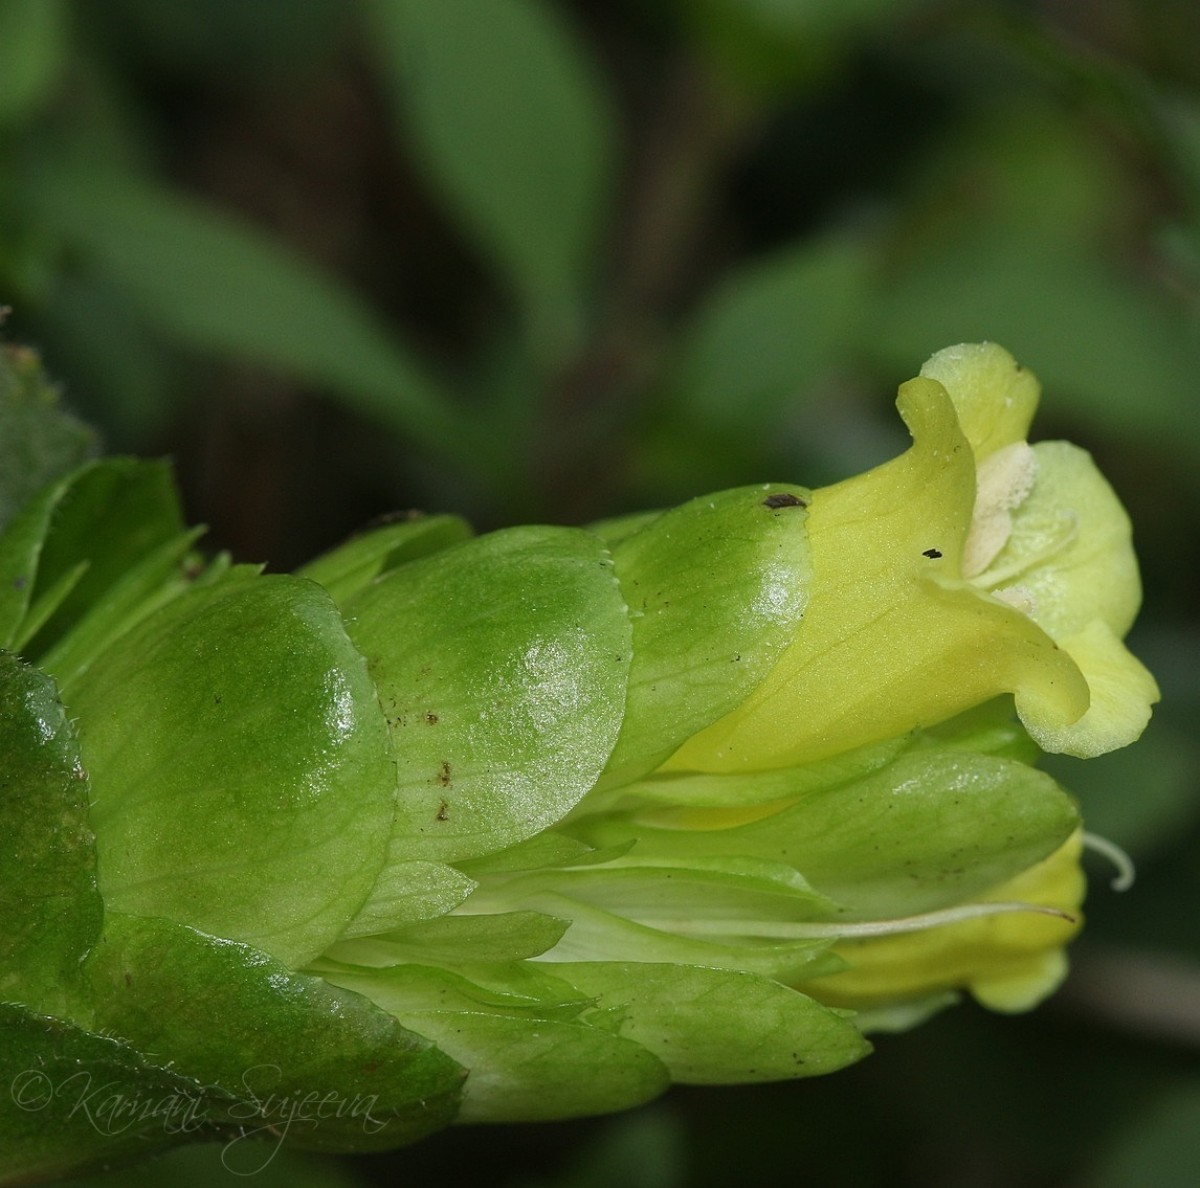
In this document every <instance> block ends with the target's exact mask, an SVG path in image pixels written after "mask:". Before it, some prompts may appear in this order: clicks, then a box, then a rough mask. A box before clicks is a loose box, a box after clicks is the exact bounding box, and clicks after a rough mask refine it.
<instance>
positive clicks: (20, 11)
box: [0, 0, 67, 125]
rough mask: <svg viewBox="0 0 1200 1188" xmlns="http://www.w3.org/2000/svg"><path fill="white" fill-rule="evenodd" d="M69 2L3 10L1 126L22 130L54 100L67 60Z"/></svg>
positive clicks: (15, 4) (35, 1) (16, 0)
mask: <svg viewBox="0 0 1200 1188" xmlns="http://www.w3.org/2000/svg"><path fill="white" fill-rule="evenodd" d="M66 18H67V5H66V4H65V3H64V2H63V0H4V3H3V4H0V125H6V124H16V123H18V122H19V121H21V120H24V119H28V118H29V116H30V115H31V114H32V113H33V112H34V111H35V110H36V109H37V108H38V107H40V106H41V105H42V104H43V103H44V102H45V101H46V100H47V98H48V97H49V95H50V92H51V90H52V89H53V87H54V85H55V83H56V82H57V80H58V76H59V72H60V71H61V69H62V66H63V64H64V62H65V60H66V56H67V54H66V50H67V20H66Z"/></svg>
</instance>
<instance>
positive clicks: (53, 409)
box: [0, 10, 96, 529]
mask: <svg viewBox="0 0 1200 1188" xmlns="http://www.w3.org/2000/svg"><path fill="white" fill-rule="evenodd" d="M0 11H3V10H0ZM2 42H3V30H0V43H2ZM3 73H4V71H3V66H0V77H3ZM95 449H96V435H95V434H94V433H93V432H92V430H91V429H89V428H88V427H87V426H86V425H84V424H83V423H82V422H81V421H78V420H76V419H75V418H74V417H73V416H71V414H70V413H68V412H67V411H66V410H65V409H64V408H63V407H62V405H61V404H60V402H59V393H58V390H57V389H56V388H55V387H54V386H53V385H51V384H50V383H49V382H47V380H46V376H45V374H44V372H43V371H42V367H41V362H40V360H39V359H38V356H37V355H36V354H35V353H34V352H33V351H31V350H28V349H18V348H14V347H0V529H3V528H5V527H6V526H7V524H8V523H9V521H10V520H11V519H12V518H13V516H14V515H16V513H17V512H18V511H19V510H20V509H21V508H22V507H23V506H24V505H25V504H26V503H28V501H29V500H30V499H32V498H33V496H34V495H36V494H37V493H38V492H39V491H41V490H42V488H43V487H45V486H46V485H47V484H48V483H50V482H52V481H53V480H54V479H56V478H59V477H60V476H62V475H64V474H67V473H68V472H70V471H72V470H74V469H75V468H76V467H77V466H79V465H81V464H82V463H83V462H84V461H86V460H87V458H88V456H89V455H90V454H92V453H93V452H94V451H95Z"/></svg>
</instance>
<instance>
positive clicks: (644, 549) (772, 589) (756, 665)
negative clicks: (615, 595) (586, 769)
mask: <svg viewBox="0 0 1200 1188" xmlns="http://www.w3.org/2000/svg"><path fill="white" fill-rule="evenodd" d="M810 498H811V494H810V492H808V491H807V490H806V489H804V488H801V487H789V486H783V485H781V484H763V485H761V486H757V487H743V488H739V489H737V490H734V491H723V492H721V493H720V494H716V495H710V496H705V497H702V498H699V499H693V500H692V501H691V502H689V503H685V504H683V505H682V506H681V507H677V508H674V509H672V510H671V511H668V512H664V513H663V514H662V515H661V516H659V517H657V518H656V519H654V520H653V521H651V522H650V523H649V524H648V525H646V527H644V528H642V529H641V530H640V531H638V532H635V533H633V534H632V535H630V536H627V537H625V538H624V539H622V540H621V541H619V543H617V544H616V545H614V546H613V549H612V555H613V564H614V567H615V570H616V574H617V580H618V581H619V582H620V584H621V593H622V595H623V596H624V598H625V601H626V603H627V604H628V606H629V613H630V618H631V620H632V624H633V663H632V666H631V668H630V672H629V692H628V696H627V701H626V707H625V721H624V724H623V725H622V727H621V735H620V738H619V739H618V741H617V746H616V749H615V750H614V751H613V754H612V757H611V758H610V760H609V762H608V767H607V769H606V776H607V777H608V778H609V779H610V780H611V781H613V782H615V781H624V780H628V779H630V778H631V777H633V776H635V775H642V774H644V773H645V772H647V771H649V770H651V769H652V768H654V767H655V766H657V765H658V764H659V763H660V762H661V761H662V760H663V759H665V758H667V756H668V755H670V754H671V752H672V751H674V750H675V749H676V748H677V747H678V746H679V745H680V744H681V743H683V742H684V741H685V740H686V739H688V738H690V737H691V735H693V734H695V733H696V732H697V731H698V730H701V729H703V728H704V727H705V726H708V725H709V724H711V723H712V722H714V721H715V720H716V719H717V718H719V717H721V716H722V715H723V714H725V713H727V712H728V711H729V710H731V709H733V708H734V707H735V706H737V705H738V704H740V703H741V702H742V701H743V700H744V699H745V698H746V696H747V695H748V694H749V692H750V691H751V690H752V689H753V688H754V687H755V686H756V685H758V684H759V683H760V682H761V681H762V679H763V678H764V677H765V676H766V674H767V673H768V672H769V671H770V669H771V667H772V666H773V665H774V663H775V661H776V659H777V658H778V657H779V655H780V653H781V652H782V651H783V649H784V648H785V647H786V646H787V645H788V644H789V643H790V642H791V640H792V638H793V636H794V635H795V631H796V627H797V625H798V623H799V622H800V619H801V617H802V616H803V614H804V608H805V606H806V605H807V603H808V590H809V586H810V584H811V579H812V571H811V562H810V557H809V549H808V537H807V534H806V532H805V517H806V508H807V506H808V500H809V499H810Z"/></svg>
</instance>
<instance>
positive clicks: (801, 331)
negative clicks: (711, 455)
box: [673, 238, 871, 442]
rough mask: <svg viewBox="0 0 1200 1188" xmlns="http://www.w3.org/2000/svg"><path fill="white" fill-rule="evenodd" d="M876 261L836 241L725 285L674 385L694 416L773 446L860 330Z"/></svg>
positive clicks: (853, 244)
mask: <svg viewBox="0 0 1200 1188" xmlns="http://www.w3.org/2000/svg"><path fill="white" fill-rule="evenodd" d="M870 263H871V260H870V256H869V254H868V251H867V247H866V245H865V244H864V243H862V242H859V241H856V240H851V239H847V238H829V239H826V240H818V241H815V242H812V241H806V242H804V243H801V244H799V245H793V246H790V247H788V248H787V249H785V250H784V251H782V252H779V253H778V254H776V255H774V256H770V257H768V258H767V259H765V260H759V261H755V262H753V263H752V264H750V265H749V266H747V267H746V268H744V269H743V270H742V271H741V272H738V273H735V274H734V275H733V276H732V277H730V278H729V279H727V280H725V281H724V282H723V283H722V285H721V286H720V288H719V289H718V290H717V291H716V292H715V293H713V294H712V295H711V296H710V297H709V298H708V299H707V300H706V302H705V304H704V306H703V308H702V309H701V311H700V313H699V315H698V316H697V318H696V319H695V321H694V323H693V325H692V327H691V328H690V329H689V331H687V332H686V333H685V336H684V344H683V351H682V357H681V358H680V359H679V362H678V364H677V366H676V370H675V375H674V378H673V386H674V387H675V388H676V389H677V391H678V395H679V398H680V401H681V403H682V406H683V411H684V415H685V417H686V419H687V420H688V421H696V422H699V423H700V424H701V425H703V426H705V427H707V428H709V429H712V430H716V431H720V432H729V431H732V432H736V433H738V434H739V435H741V436H745V437H748V438H750V439H751V440H754V441H763V442H766V441H768V438H769V435H770V434H771V433H773V432H775V431H776V428H777V426H778V425H779V423H780V421H781V419H782V418H784V417H789V418H790V417H796V416H798V415H799V414H800V412H801V410H802V409H803V407H804V405H805V402H806V401H807V400H808V399H809V398H810V397H811V395H812V393H813V392H814V391H815V389H816V386H817V385H818V384H819V383H820V382H821V380H822V379H824V378H826V377H827V376H828V374H829V372H830V371H831V369H833V368H834V367H836V366H837V365H838V364H840V363H841V362H842V361H843V360H844V359H845V358H846V357H847V355H848V353H849V351H850V349H851V345H852V344H853V343H854V341H855V339H856V336H857V334H858V333H860V328H861V325H862V318H863V309H864V307H865V306H866V304H867V298H868V295H869V291H870V290H869V274H868V268H869V265H870Z"/></svg>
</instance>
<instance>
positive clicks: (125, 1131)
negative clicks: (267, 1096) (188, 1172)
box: [0, 1003, 238, 1184]
mask: <svg viewBox="0 0 1200 1188" xmlns="http://www.w3.org/2000/svg"><path fill="white" fill-rule="evenodd" d="M0 1084H3V1086H4V1092H3V1093H0V1183H3V1184H36V1183H42V1182H44V1181H48V1180H51V1179H54V1178H57V1177H60V1176H64V1175H68V1174H70V1173H73V1172H74V1173H78V1172H82V1171H86V1170H88V1169H89V1168H90V1167H93V1166H97V1165H101V1164H103V1165H105V1166H107V1165H109V1164H110V1163H111V1162H113V1161H114V1160H119V1159H132V1158H144V1157H145V1156H147V1155H152V1154H154V1153H155V1152H156V1151H159V1150H161V1149H163V1148H165V1147H170V1146H173V1145H175V1144H176V1143H178V1142H180V1141H181V1140H182V1139H184V1138H185V1137H186V1138H187V1139H191V1140H202V1139H205V1138H212V1137H216V1136H218V1135H219V1134H220V1133H221V1132H222V1123H226V1127H225V1129H226V1130H228V1129H229V1127H228V1124H227V1119H228V1117H229V1113H230V1112H231V1111H232V1112H234V1113H236V1112H237V1108H236V1107H237V1104H238V1103H237V1099H236V1098H233V1097H231V1096H230V1095H228V1094H225V1093H222V1092H221V1091H220V1090H218V1089H215V1088H211V1087H208V1086H205V1085H203V1084H202V1083H201V1082H199V1081H197V1080H195V1079H193V1078H192V1077H190V1076H188V1075H186V1074H185V1073H184V1072H181V1071H180V1070H179V1069H174V1068H167V1067H163V1065H162V1064H160V1063H159V1062H158V1061H157V1060H152V1059H150V1058H148V1057H147V1056H145V1055H144V1054H143V1053H141V1052H139V1051H137V1050H136V1049H135V1048H133V1047H132V1046H130V1045H129V1044H128V1043H126V1042H125V1041H124V1040H121V1039H117V1038H115V1037H113V1036H107V1035H95V1034H92V1033H91V1032H88V1031H86V1030H84V1029H83V1028H81V1027H79V1026H77V1025H76V1024H74V1023H71V1022H68V1021H66V1020H63V1019H57V1018H53V1017H48V1016H44V1015H39V1014H36V1013H34V1012H31V1011H29V1010H27V1009H26V1008H24V1007H22V1006H20V1005H17V1004H15V1003H0Z"/></svg>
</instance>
